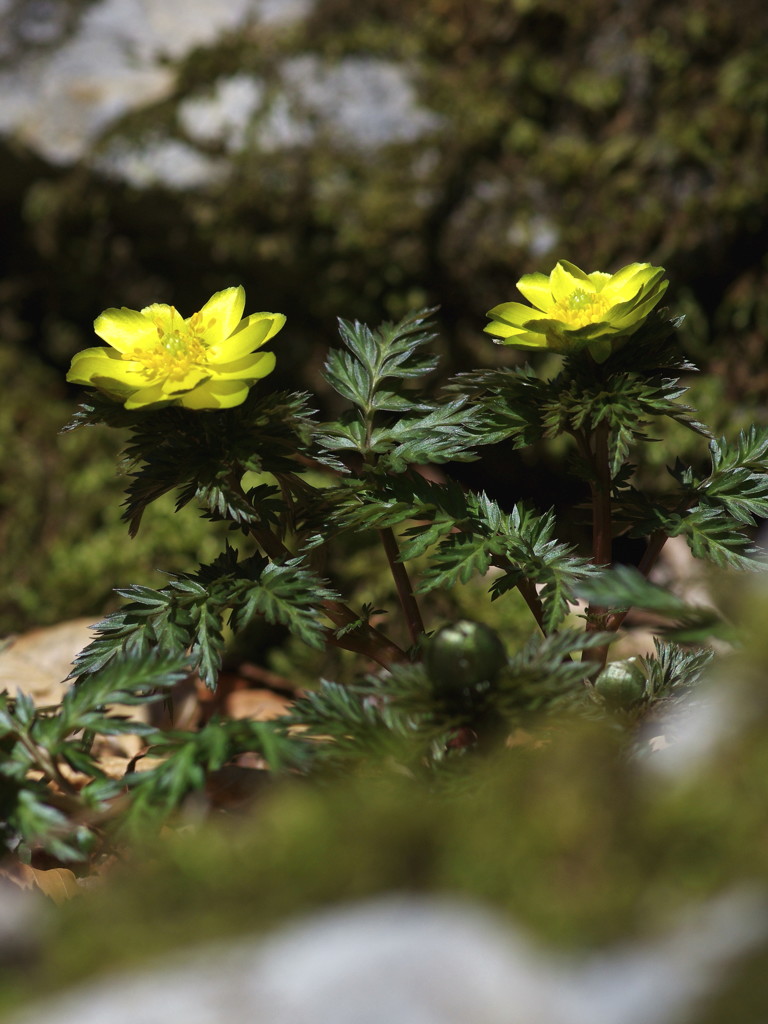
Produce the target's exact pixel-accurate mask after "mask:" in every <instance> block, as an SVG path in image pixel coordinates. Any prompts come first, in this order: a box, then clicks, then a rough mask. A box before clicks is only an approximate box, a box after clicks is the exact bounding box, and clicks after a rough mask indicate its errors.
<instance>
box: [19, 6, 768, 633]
mask: <svg viewBox="0 0 768 1024" xmlns="http://www.w3.org/2000/svg"><path fill="white" fill-rule="evenodd" d="M766 69H768V7H766V5H765V4H764V3H763V2H762V0H739V3H738V4H733V3H732V4H723V3H721V2H719V0H717V2H716V0H674V2H673V0H581V2H580V3H578V4H574V3H573V2H572V0H540V2H537V0H367V2H365V3H360V2H359V0H228V2H227V3H226V4H223V3H220V2H219V0H90V2H83V0H0V216H1V217H2V240H3V244H2V247H1V248H0V371H1V372H2V379H3V382H4V397H3V401H2V403H1V404H0V550H2V559H3V565H2V575H1V576H0V584H1V586H0V635H3V634H7V633H9V632H13V631H19V630H23V629H26V628H29V627H30V626H32V625H44V624H47V623H52V622H56V621H59V620H61V619H63V618H67V617H73V616H76V615H97V614H99V612H100V611H101V610H103V608H104V607H105V606H106V605H107V604H108V602H109V601H110V597H109V594H110V591H111V589H112V588H113V587H114V586H118V585H120V586H125V585H127V584H129V583H133V582H149V583H151V584H152V585H155V586H158V585H162V579H161V578H160V577H159V576H158V573H157V572H156V571H155V570H156V569H157V568H166V569H173V570H176V571H183V570H184V569H187V568H192V567H193V566H195V565H196V564H197V562H198V561H199V559H200V557H202V558H205V557H206V545H209V544H210V545H212V548H211V554H213V553H214V552H215V548H216V543H215V538H213V539H211V538H210V536H209V535H210V525H209V524H206V523H201V522H199V521H198V520H197V518H196V515H195V513H194V510H188V514H187V513H185V514H184V515H182V516H180V517H172V516H171V510H172V503H159V505H158V507H157V508H156V509H155V510H154V513H153V515H152V516H151V517H150V518H148V520H147V523H146V527H145V528H144V529H143V531H142V534H141V535H140V537H139V539H138V540H136V541H134V542H132V543H130V544H129V543H128V542H127V533H126V530H125V527H124V525H122V524H121V523H120V522H119V515H120V509H119V503H120V500H121V498H120V494H121V481H120V478H119V476H118V474H117V473H116V467H115V456H116V454H117V452H118V451H119V447H120V438H118V437H116V436H115V435H114V434H113V433H106V432H103V433H102V432H100V431H99V430H96V429H90V430H86V431H80V432H77V433H75V434H72V435H65V436H60V435H58V433H57V432H58V430H59V429H60V428H61V426H63V424H64V423H65V422H66V421H67V420H68V419H69V417H70V415H71V413H72V411H73V409H74V407H75V403H76V400H77V389H68V387H67V385H66V384H65V382H64V374H65V373H66V370H67V368H68V365H69V360H70V358H71V357H72V355H73V354H74V353H75V352H76V351H78V350H79V349H80V348H83V347H86V346H88V345H91V344H93V343H95V337H94V335H93V333H92V322H93V319H94V317H95V316H97V315H98V314H99V313H100V312H101V311H102V310H103V309H105V308H106V307H109V306H123V305H125V306H129V307H131V308H140V307H141V306H144V305H146V304H148V303H150V302H155V301H159V302H169V303H173V304H174V305H176V306H177V307H178V308H179V309H180V310H181V312H182V313H183V314H184V315H190V314H191V313H192V312H194V311H195V310H197V309H198V308H200V306H201V305H202V303H203V302H204V301H205V300H206V299H207V298H208V297H209V296H210V295H211V293H212V292H214V291H216V290H218V289H220V288H223V287H226V286H228V285H232V284H240V283H241V284H243V285H244V286H245V289H246V295H247V306H246V312H253V311H257V310H269V311H279V312H283V313H285V314H287V316H288V323H287V326H286V328H285V329H284V331H283V332H282V333H281V335H280V336H279V338H278V339H277V341H276V351H277V352H278V368H277V370H276V371H275V373H274V375H273V376H272V377H270V378H269V379H268V383H269V385H270V386H274V387H281V388H282V387H285V388H291V389H308V390H311V391H313V392H314V393H315V394H316V395H317V404H318V408H319V409H320V410H321V412H323V413H332V412H333V411H334V409H333V406H332V403H331V402H330V399H329V396H328V394H327V392H326V391H325V390H324V385H323V383H322V381H321V380H320V378H319V370H320V367H321V365H322V359H323V353H324V351H325V349H326V347H327V346H328V344H331V343H333V339H334V338H335V336H336V327H335V317H336V316H338V315H341V316H344V317H346V318H357V319H361V320H366V321H369V322H372V323H377V322H379V321H381V320H382V319H387V318H397V317H400V316H401V315H403V314H405V313H406V312H407V311H408V310H409V309H412V308H414V307H421V306H425V305H439V307H440V311H439V314H438V320H439V325H440V341H439V342H438V344H439V346H440V349H441V351H442V354H443V355H444V359H445V372H446V373H447V372H453V371H457V370H466V369H469V368H473V367H478V366H499V365H514V364H515V363H516V362H517V361H519V360H520V358H521V356H520V354H519V353H515V352H513V351H512V350H509V349H504V348H499V347H496V346H494V345H493V344H492V343H490V341H489V339H488V336H487V335H484V334H483V333H482V327H483V325H484V323H485V322H486V321H485V317H484V314H485V312H486V310H487V309H489V308H490V307H491V306H493V305H495V304H496V303H498V302H501V301H505V300H508V299H512V298H514V297H515V282H516V281H517V279H518V278H519V276H520V275H521V274H523V273H528V272H531V271H543V272H546V273H548V272H549V270H550V269H551V268H552V266H553V265H554V263H555V262H556V260H557V259H559V258H563V257H564V258H567V259H569V260H571V261H572V262H574V263H577V264H578V265H579V266H581V267H583V268H584V269H585V270H588V271H591V270H596V269H601V270H608V271H615V270H616V269H618V268H619V267H621V266H622V265H624V264H626V263H630V262H634V261H641V262H644V261H648V262H651V263H654V264H657V265H663V266H664V267H666V268H667V269H668V272H669V277H670V279H671V285H670V288H669V291H668V300H669V305H670V312H671V313H675V314H680V313H685V314H686V321H685V327H684V330H683V332H682V336H681V339H682V343H683V345H684V347H685V350H686V354H687V355H688V356H689V358H690V359H691V360H692V361H694V362H695V363H696V364H697V365H698V366H699V367H700V368H702V369H703V370H707V371H710V375H709V376H708V377H707V378H703V377H702V378H699V379H698V382H697V383H695V384H694V400H695V402H696V403H697V404H699V406H700V408H701V409H702V412H703V414H704V416H705V418H707V419H708V421H709V422H710V423H712V424H713V425H714V426H715V428H716V429H718V430H724V431H726V432H731V431H732V430H733V429H734V428H735V427H737V426H739V425H742V424H744V423H749V422H753V421H756V420H758V421H764V420H765V405H766V396H767V395H768V362H767V361H766V355H765V346H766V329H767V328H768V261H767V259H766V256H767V254H768V187H767V184H768V175H767V173H766V141H767V139H768V72H767V71H766ZM672 441H673V443H674V444H675V451H679V452H680V454H683V455H684V454H686V451H685V447H686V446H689V445H692V444H696V443H698V442H696V440H695V438H692V439H691V440H690V441H689V440H688V438H687V436H686V435H682V436H681V437H680V438H679V439H676V438H672ZM661 447H662V446H659V448H661ZM700 448H701V446H700V445H699V450H700ZM665 458H667V459H668V458H669V454H668V449H667V451H666V453H664V452H660V454H659V460H660V462H659V472H660V473H661V470H662V468H663V462H664V459H665ZM464 474H465V475H464V477H463V478H464V479H466V480H467V481H468V482H469V483H471V484H472V485H473V486H479V487H483V488H485V489H487V490H488V491H489V492H491V493H492V494H494V495H496V496H499V497H500V498H501V499H502V500H509V501H514V500H516V499H517V498H518V497H520V496H522V497H533V498H535V499H536V500H537V501H539V502H540V503H541V504H543V505H544V506H546V505H547V504H552V503H553V501H554V502H555V503H557V501H558V500H559V499H558V498H556V497H553V495H554V496H557V495H562V494H563V493H564V491H565V492H567V490H568V487H569V486H570V485H569V484H568V482H564V481H563V480H560V479H559V478H558V477H557V473H556V472H555V470H554V469H553V468H551V467H549V466H546V465H543V464H542V463H540V462H531V461H530V460H529V461H528V463H525V461H524V460H523V461H520V460H519V458H518V460H517V461H515V462H513V461H512V460H511V456H510V453H509V452H508V451H505V450H504V449H503V447H500V448H499V450H497V451H493V452H489V453H488V454H487V455H485V456H484V458H483V460H482V461H481V462H479V463H477V464H473V466H471V467H469V468H468V469H465V470H464Z"/></svg>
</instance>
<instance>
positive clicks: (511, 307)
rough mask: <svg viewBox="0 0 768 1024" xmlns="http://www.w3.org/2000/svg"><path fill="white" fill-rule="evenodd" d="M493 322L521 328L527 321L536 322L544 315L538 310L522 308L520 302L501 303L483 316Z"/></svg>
mask: <svg viewBox="0 0 768 1024" xmlns="http://www.w3.org/2000/svg"><path fill="white" fill-rule="evenodd" d="M485 315H486V316H489V317H491V318H492V319H494V320H501V321H502V322H503V323H506V324H512V326H514V327H523V326H524V325H525V324H526V323H528V321H529V320H538V319H540V318H541V317H546V315H547V314H546V313H545V312H543V311H542V310H540V309H533V308H532V307H531V306H524V305H523V304H522V302H502V303H501V304H500V305H498V306H494V307H493V309H489V310H488V312H487V313H486V314H485Z"/></svg>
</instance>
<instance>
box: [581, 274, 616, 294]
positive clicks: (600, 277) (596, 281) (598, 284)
mask: <svg viewBox="0 0 768 1024" xmlns="http://www.w3.org/2000/svg"><path fill="white" fill-rule="evenodd" d="M587 277H588V278H589V280H590V281H591V283H592V285H593V286H594V289H595V291H596V292H601V291H603V289H604V288H606V287H607V285H608V282H609V281H611V280H612V277H611V275H610V274H605V273H603V271H602V270H593V271H592V273H591V274H587Z"/></svg>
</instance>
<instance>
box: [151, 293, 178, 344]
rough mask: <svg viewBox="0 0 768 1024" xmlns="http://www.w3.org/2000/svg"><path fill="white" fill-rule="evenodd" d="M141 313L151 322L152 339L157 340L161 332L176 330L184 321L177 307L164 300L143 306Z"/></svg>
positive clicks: (169, 332)
mask: <svg viewBox="0 0 768 1024" xmlns="http://www.w3.org/2000/svg"><path fill="white" fill-rule="evenodd" d="M141 315H142V316H143V317H145V318H146V319H147V320H149V322H150V323H151V324H152V329H153V330H154V336H153V339H152V340H153V341H157V339H158V337H159V336H160V335H161V334H172V333H173V332H174V331H178V330H179V328H180V327H181V326H182V324H183V322H184V321H183V318H182V316H181V313H179V311H178V309H176V307H175V306H169V305H167V303H165V302H153V303H152V305H151V306H145V307H144V309H142V311H141Z"/></svg>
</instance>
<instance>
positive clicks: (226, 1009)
mask: <svg viewBox="0 0 768 1024" xmlns="http://www.w3.org/2000/svg"><path fill="white" fill-rule="evenodd" d="M766 938H768V917H767V916H766V904H765V901H764V900H763V899H762V897H758V896H756V894H755V893H754V892H746V891H744V892H740V893H735V894H732V895H730V896H727V897H724V898H722V899H720V900H718V901H714V902H712V903H710V904H708V905H706V906H705V907H703V908H701V909H700V910H698V911H697V912H696V913H694V914H692V915H691V916H690V917H689V918H687V919H685V920H683V921H681V922H680V923H679V924H678V925H677V927H676V928H674V929H672V930H671V931H670V932H669V934H667V935H665V936H664V937H662V938H661V939H659V940H657V941H656V942H655V943H652V944H648V945H643V946H641V945H635V946H631V947H627V948H624V949H614V950H611V951H608V952H606V953H605V954H603V955H601V956H597V957H595V956H593V957H589V958H583V959H581V960H566V959H564V958H557V957H555V956H553V955H552V954H551V953H547V952H545V951H542V950H541V949H538V948H536V947H535V946H534V945H533V944H532V943H531V942H530V941H529V940H528V939H527V938H526V937H525V936H523V935H522V934H521V933H519V932H517V931H515V930H512V929H511V928H509V927H507V926H506V925H505V924H503V923H501V922H500V921H498V920H497V919H496V918H494V917H493V916H491V915H490V914H489V913H487V912H485V911H483V910H481V909H479V908H477V907H474V906H470V905H466V904H463V903H459V902H455V901H439V900H427V899H415V898H413V899H409V898H406V897H391V898H387V899H382V900H379V901H374V902H370V903H365V904H360V905H356V906H352V907H348V908H343V909H336V910H332V911H330V912H328V913H325V914H320V915H318V916H315V917H313V918H310V919H307V920H305V921H301V922H299V923H297V924H295V925H293V926H290V927H288V928H286V929H284V930H283V931H281V932H279V933H277V934H275V935H273V936H272V937H269V938H266V939H264V940H259V941H252V940H243V941H239V942H236V943H234V944H232V945H229V946H227V947H224V946H219V947H216V948H211V949H208V950H205V951H202V952H196V953H194V954H187V955H184V956H183V957H181V958H178V959H177V961H176V962H175V963H174V964H173V965H169V966H165V967H162V968H158V969H156V970H153V971H151V972H149V971H148V972H146V973H143V974H136V973H134V974H130V975H124V976H121V977H115V978H111V979H107V980H102V981H99V982H96V983H94V984H92V985H90V986H88V987H85V988H81V989H79V990H77V991H75V992H71V993H69V994H66V995H60V996H57V997H56V998H55V999H54V1000H52V1001H50V1002H48V1003H46V1004H45V1005H41V1006H37V1007H35V1008H34V1009H32V1010H30V1011H27V1012H26V1013H24V1014H22V1015H20V1016H17V1017H15V1018H14V1020H13V1024H103V1022H104V1021H107V1020H108V1021H109V1022H110V1024H168V1022H171V1021H174V1022H175V1021H179V1022H181V1021H183V1022H184V1024H223V1022H227V1024H246V1022H247V1024H395V1022H396V1024H673V1022H675V1021H678V1020H679V1019H681V1014H683V1013H685V1014H686V1015H687V1013H688V1011H689V1010H690V1009H691V1007H692V1006H693V1005H694V1004H695V1003H696V1001H697V1000H699V999H701V998H702V997H703V996H705V995H706V994H707V993H709V992H710V991H711V990H712V989H713V987H714V986H715V985H716V984H717V982H718V981H719V980H720V977H721V975H722V973H723V971H724V969H725V967H726V965H727V963H728V961H729V960H730V959H731V958H733V957H735V956H737V955H738V954H739V953H740V952H743V951H744V950H745V949H748V948H749V947H750V946H752V945H754V944H755V943H756V942H758V941H760V940H764V939H766Z"/></svg>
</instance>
